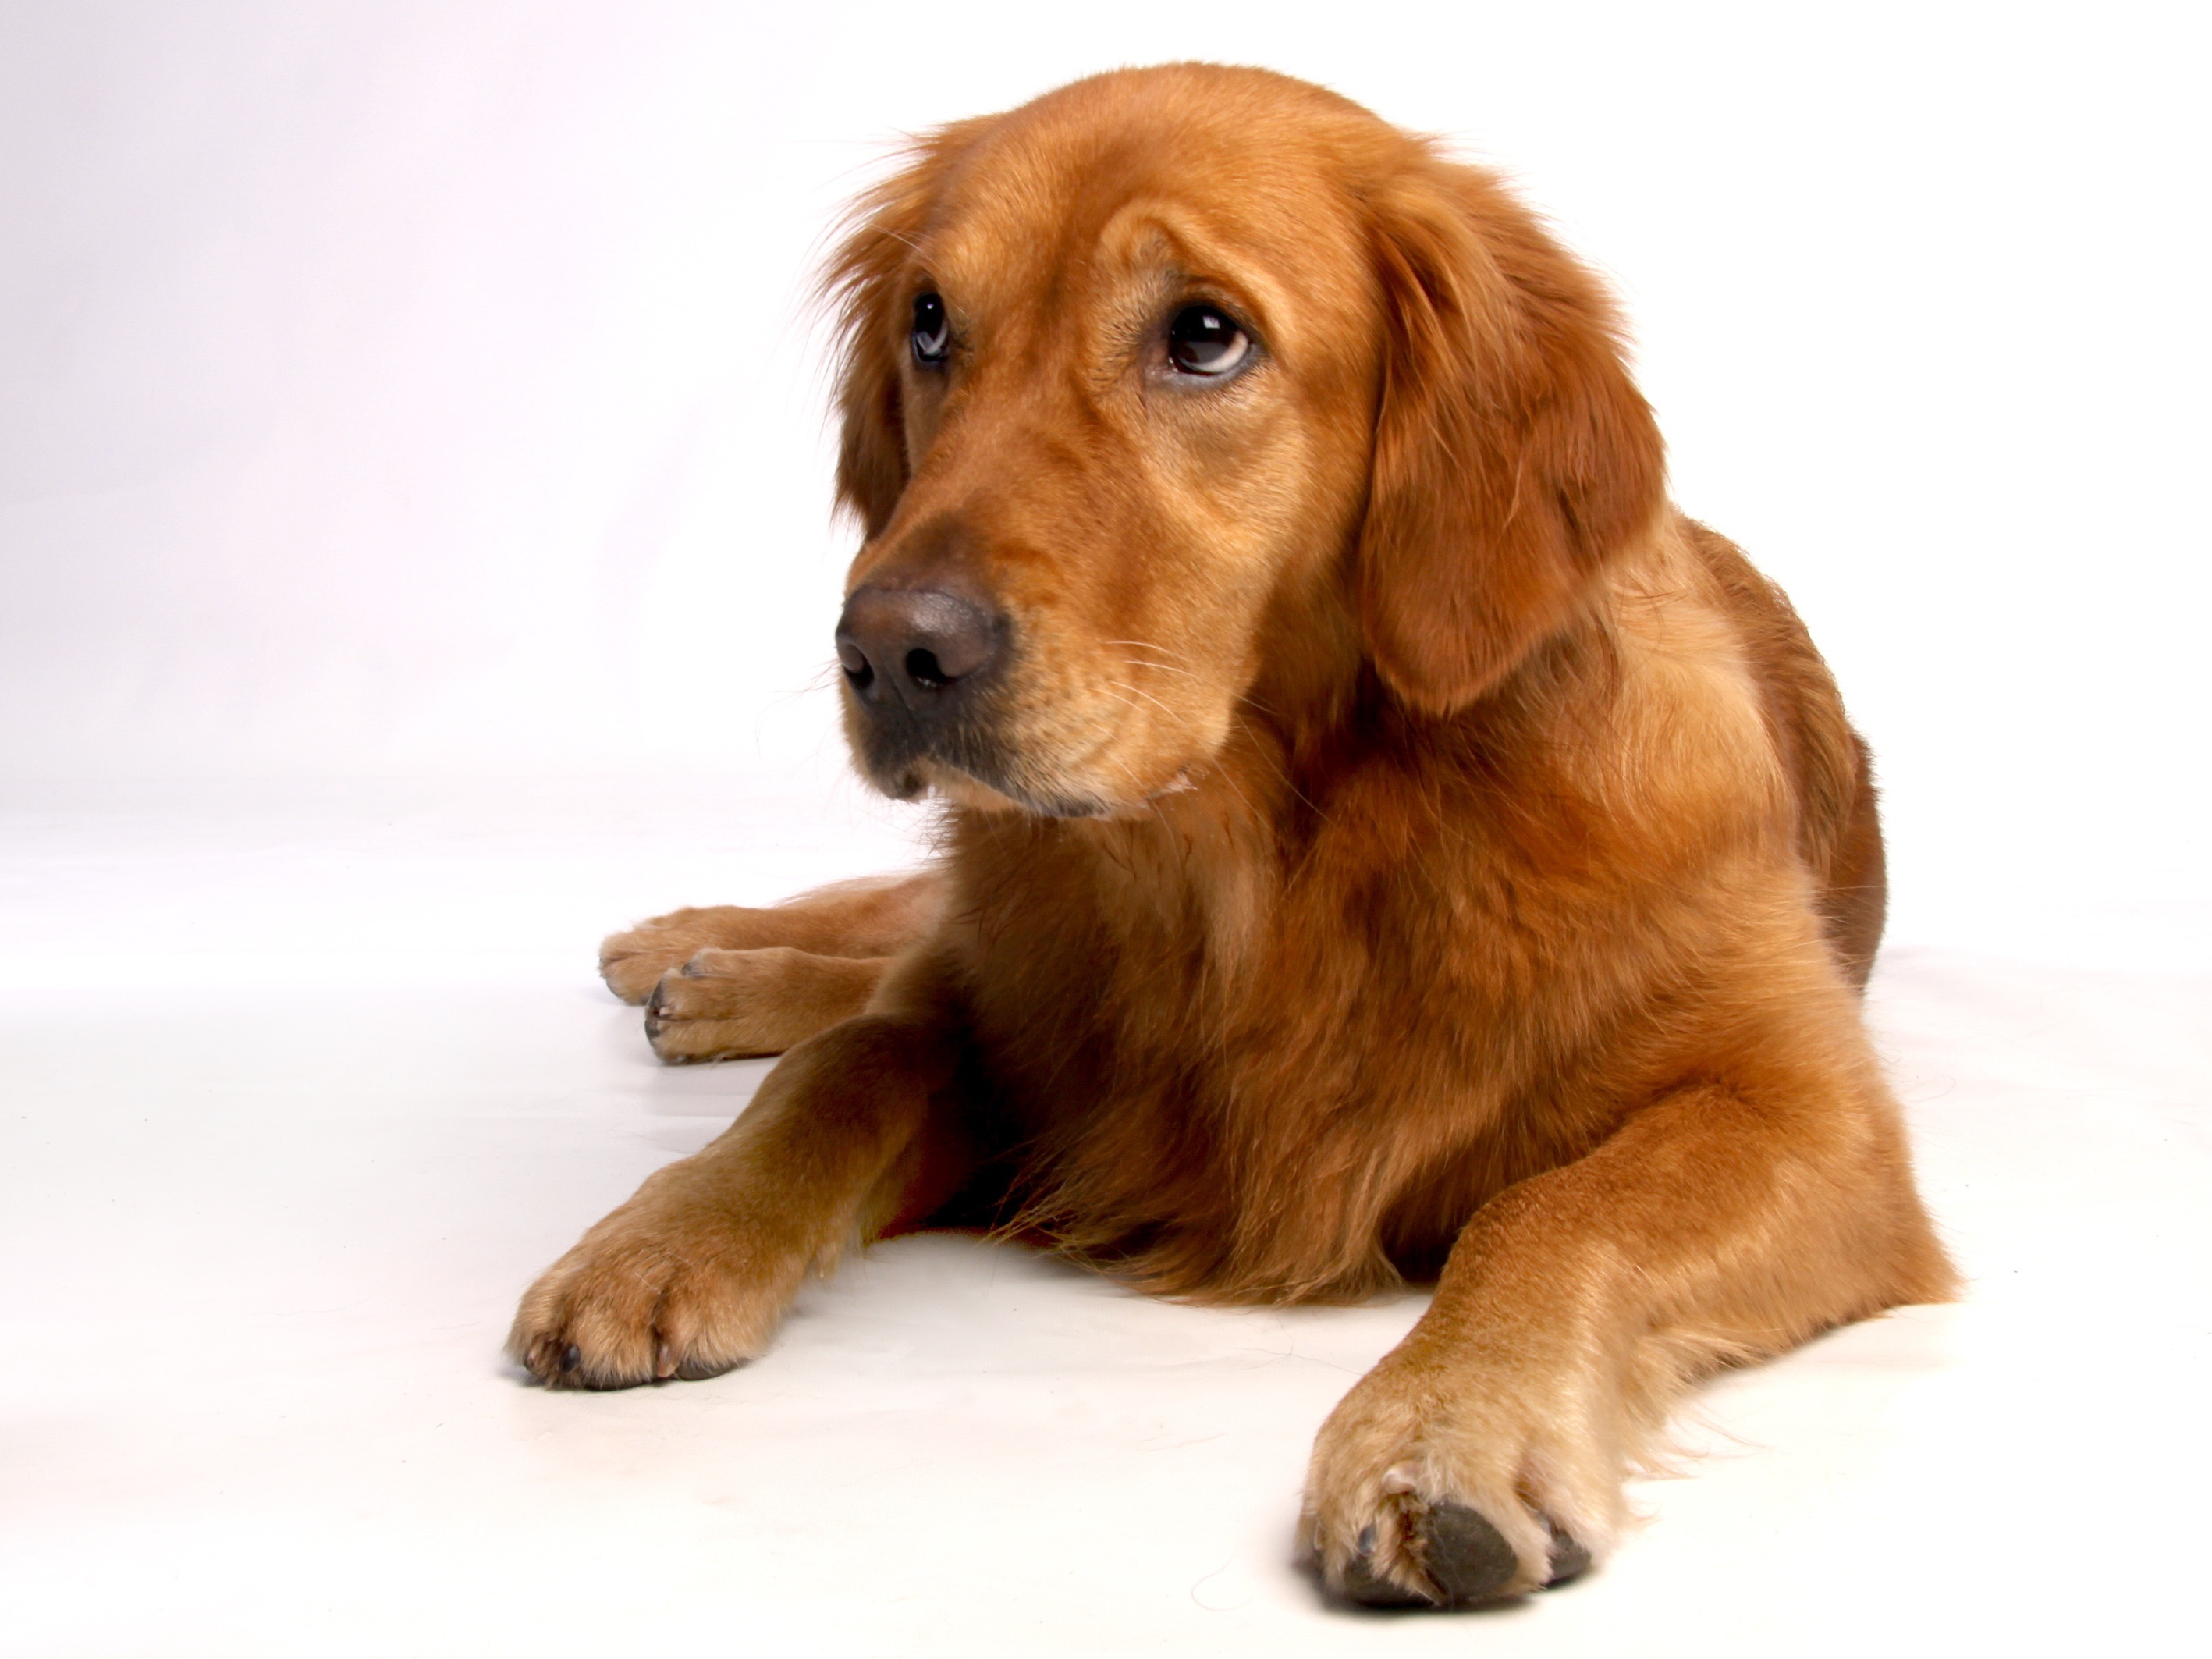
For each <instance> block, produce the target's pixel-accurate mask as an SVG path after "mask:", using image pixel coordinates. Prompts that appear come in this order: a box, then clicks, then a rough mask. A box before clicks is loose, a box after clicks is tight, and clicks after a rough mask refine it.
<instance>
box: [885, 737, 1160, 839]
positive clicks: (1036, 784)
mask: <svg viewBox="0 0 2212 1659" xmlns="http://www.w3.org/2000/svg"><path fill="white" fill-rule="evenodd" d="M855 728H856V729H854V730H853V731H852V732H851V738H852V743H853V751H854V760H855V762H856V763H858V765H859V769H860V773H861V775H863V776H864V777H866V779H867V780H868V781H869V782H870V783H872V785H874V786H875V787H877V788H878V789H879V790H881V791H882V792H883V793H884V794H886V795H889V796H890V798H891V799H894V800H915V799H920V798H921V796H923V795H925V794H930V793H934V794H937V795H939V796H941V797H943V798H944V799H947V800H951V801H954V802H956V803H957V804H960V805H968V806H975V807H981V808H984V809H986V810H996V811H1019V812H1025V813H1027V814H1029V815H1030V816H1031V817H1042V818H1095V817H1107V816H1110V815H1111V814H1112V812H1113V811H1115V805H1116V803H1115V802H1112V801H1109V800H1107V799H1102V798H1101V797H1100V796H1098V795H1097V794H1096V793H1093V792H1091V791H1089V790H1085V789H1080V788H1070V787H1067V786H1066V784H1064V783H1062V782H1060V781H1058V780H1056V779H1054V778H1053V777H1051V776H1049V775H1043V774H1042V769H1040V768H1038V767H1036V765H1034V764H1033V763H1024V759H1023V757H1020V756H1019V755H1018V754H1017V753H1016V752H1015V751H1013V750H1012V748H1011V746H1010V745H1009V744H1006V742H1004V741H1003V740H1002V739H1000V738H998V737H996V736H994V735H993V734H992V733H990V732H987V731H986V730H982V729H979V727H978V726H977V725H976V724H975V723H974V722H971V721H967V720H963V721H960V722H958V723H957V724H953V725H949V726H938V727H935V728H934V729H931V730H928V731H924V730H921V729H920V728H919V727H917V726H914V725H911V724H902V723H892V724H890V725H888V726H887V725H886V724H885V723H884V722H881V721H878V720H863V721H860V722H855Z"/></svg>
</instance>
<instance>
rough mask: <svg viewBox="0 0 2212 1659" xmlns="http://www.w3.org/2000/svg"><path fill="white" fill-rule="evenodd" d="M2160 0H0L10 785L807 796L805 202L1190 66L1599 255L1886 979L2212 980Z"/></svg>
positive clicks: (2186, 192) (833, 552) (2178, 160)
mask: <svg viewBox="0 0 2212 1659" xmlns="http://www.w3.org/2000/svg"><path fill="white" fill-rule="evenodd" d="M2188 11H2189V9H2185V8H2184V7H2183V6H2180V5H2178V4H2177V5H2174V6H2171V7H2163V6H2154V5H2112V4H2103V5H2098V6H2095V7H2089V6H2080V7H2074V8H2064V7H2051V6H2043V5H2036V4H2031V3H2020V0H2015V3H2008V4H1999V5H1990V6H1986V7H1984V6H1962V5H1942V4H1934V5H1931V4H1928V3H1924V0H1923V3H1909V4H1902V5H1896V4H1853V5H1850V6H1842V5H1827V6H1808V7H1776V6H1772V5H1770V4H1756V3H1755V4H1747V5H1741V6H1735V5H1717V4H1695V3H1692V4H1669V5H1664V6H1658V5H1652V4H1650V3H1645V0H1632V3H1618V4H1612V3H1553V4H1545V5H1541V6H1532V5H1530V4H1528V3H1526V0H1513V3H1510V4H1487V3H1464V0H1459V3H1449V4H1435V5H1421V4H1399V5H1392V4H1388V3H1375V4H1361V5H1358V6H1356V7H1345V6H1329V7H1317V8H1314V9H1310V10H1307V11H1303V12H1301V11H1297V10H1295V9H1291V8H1288V7H1285V6H1283V5H1280V4H1273V3H1270V4H1254V3H1246V0H1222V3H1214V4H1210V5H1207V6H1205V7H1200V8H1192V7H1188V6H1182V5H1163V4H1157V3H1151V0H1136V3H1129V4H1117V5H1115V6H1112V7H1065V8H1056V7H1051V6H1044V5H1039V4H1036V3H1035V0H1029V3H1019V4H988V3H945V4H939V5H935V6H915V5H909V4H900V5H892V4H876V3H845V4H837V5H826V6H816V7H805V6H794V5H768V4H760V3H743V4H705V3H699V4H684V3H653V0H600V3H591V0H583V3H566V4H560V3H550V0H515V3H482V0H417V3H406V0H391V3H381V4H359V3H333V4H315V3H302V0H268V3H255V0H245V3H197V4H193V5H191V6H179V5H175V4H173V3H167V0H149V3H114V0H70V3H59V0H56V3H26V0H12V3H9V4H7V5H6V6H5V7H4V9H0V222H4V225H5V227H6V230H5V234H4V237H3V238H0V711H3V712H4V719H3V720H0V768H4V769H5V771H6V773H7V774H8V775H9V776H11V777H14V778H15V779H18V780H30V779H42V778H44V779H55V778H63V779H66V778H107V779H112V778H117V777H134V776H147V775H163V776H177V775H187V776H192V775H203V776H204V775H224V776H230V775H252V776H270V775H273V776H276V777H279V778H283V777H305V776H321V775H362V774H408V773H424V772H434V773H453V772H465V773H470V774H474V775H507V774H515V775H523V774H531V773H551V772H578V771H585V772H593V771H599V772H638V771H661V770H668V769H705V770H708V771H711V772H714V773H715V774H718V775H727V776H730V777H732V778H734V779H739V780H743V779H746V778H753V777H759V778H763V779H769V780H772V781H787V780H788V779H789V778H790V777H792V776H793V775H811V774H812V773H813V772H815V771H817V770H819V769H827V768H828V767H829V766H831V765H834V764H835V763H836V759H837V756H838V749H837V744H836V739H835V737H834V735H833V732H832V726H833V708H832V705H831V702H830V701H829V696H828V693H827V691H826V690H824V684H825V679H826V676H825V675H824V672H823V670H824V668H825V666H826V665H827V663H828V660H829V653H828V650H827V644H828V638H829V625H830V622H831V618H832V615H833V611H834V605H835V592H836V580H837V574H838V572H839V570H840V569H841V568H842V563H843V562H844V560H845V558H846V557H847V556H848V553H849V550H850V540H849V537H848V535H847V534H846V533H844V532H842V531H840V530H836V529H833V528H832V527H831V526H829V523H828V521H827V515H826V507H827V502H828V471H829V469H828V462H827V449H826V447H825V444H824V441H823V428H822V417H821V406H822V392H823V377H822V368H821V363H822V352H821V342H820V339H819V337H818V335H817V333H816V332H815V331H813V328H812V325H811V323H810V321H809V320H808V319H807V316H806V313H805V292H806V289H807V284H808V282H809V280H810V275H811V268H812V266H813V264H814V261H815V259H816V258H817V255H818V253H819V252H820V247H821V240H822V235H823V231H824V228H825V227H826V226H827V225H828V223H829V220H830V218H831V216H832V214H833V212H834V210H835V208H836V204H838V203H839V202H840V201H841V200H842V198H843V197H845V196H847V195H848V194H849V193H850V191H852V190H853V189H854V187H855V186H856V185H857V184H859V183H860V181H862V180H863V179H866V177H867V176H869V174H870V173H871V172H872V170H873V169H874V168H876V167H878V166H879V165H880V164H881V160H882V157H883V156H884V153H885V151H886V149H887V148H888V146H889V145H890V143H891V142H892V141H893V139H894V137H895V135H896V134H897V133H898V132H899V131H902V130H910V129H914V128H917V127H921V126H924V125H928V124H930V123H933V122H935V121H938V120H941V119H945V118H953V117H957V116H961V115H964V114H968V113H971V112H977V111H981V110H987V109H991V108H996V107H1002V106H1007V105H1009V104H1012V103H1014V102H1017V101H1018V100H1022V99H1024V98H1026V97H1028V96H1030V94H1034V93H1036V92H1038V91H1040V90H1042V89H1043V88H1048V87H1049V86H1052V85H1054V84H1055V83H1057V82H1060V81H1063V80H1066V79H1068V78H1071V77H1073V76H1076V75H1078V74H1080V73H1084V72H1087V71H1090V70H1096V69H1099V68H1102V67H1106V66H1109V65H1112V64H1119V63H1125V62H1146V61H1154V60H1158V59H1162V58H1173V57H1185V56H1200V57H1212V58H1231V59H1240V60H1245V61H1251V62H1258V63H1264V64H1270V65H1273V66H1275V67H1279V68H1280V69H1283V70H1289V71H1291V72H1293V73H1297V74H1302V75H1306V76H1312V77H1315V78H1317V79H1320V80H1323V81H1325V82H1328V83H1329V84H1331V85H1333V86H1334V87H1336V88H1340V89H1341V90H1342V91H1344V92H1346V93H1347V94H1351V95H1352V96H1353V97H1356V98H1358V99H1359V100H1363V101H1364V102H1366V103H1368V104H1369V105H1370V106H1372V107H1374V108H1376V110H1378V111H1380V112H1383V113H1384V114H1386V115H1388V116H1389V117H1390V118H1394V119H1395V120H1398V121H1400V122H1401V123H1404V124H1406V125H1413V126H1416V127H1421V128H1425V129H1428V130H1431V131H1437V132H1440V133H1444V134H1447V135H1449V136H1450V137H1451V138H1452V139H1453V140H1454V141H1455V143H1459V144H1460V145H1461V146H1462V148H1464V149H1466V150H1468V152H1469V153H1471V154H1474V155H1478V156H1481V157H1485V158H1489V159H1492V160H1494V161H1498V162H1500V163H1502V164H1503V165H1504V166H1506V167H1509V168H1510V170H1511V171H1512V172H1513V173H1515V174H1516V176H1517V177H1518V178H1519V179H1521V180H1522V182H1523V184H1524V185H1525V188H1526V191H1527V192H1528V195H1529V196H1530V197H1532V198H1533V199H1534V201H1535V202H1537V203H1538V204H1540V205H1541V206H1542V207H1543V208H1544V209H1545V210H1547V211H1548V212H1549V213H1550V214H1552V215H1553V216H1554V218H1555V219H1556V221H1557V222H1558V223H1559V226H1560V228H1561V229H1562V230H1563V232H1564V234H1565V235H1566V236H1567V237H1568V238H1569V240H1571V242H1572V243H1573V244H1574V245H1575V246H1577V247H1578V248H1580V249H1581V250H1582V251H1583V252H1584V253H1586V254H1587V255H1588V256H1589V258H1592V259H1594V260H1595V261H1596V262H1597V263H1598V264H1601V266H1602V267H1603V268H1604V269H1605V270H1607V271H1608V272H1610V273H1611V274H1612V276H1613V278H1614V280H1615V281H1616V282H1617V283H1618V284H1619V285H1620V289H1622V291H1623V293H1624V295H1625V296H1626V301H1627V303H1628V306H1629V308H1630V311H1631V313H1632V318H1633V319H1634V325H1635V328H1636V332H1637V335H1638V339H1639V341H1640V355H1641V361H1642V364H1643V374H1644V382H1645V385H1646V387H1647V389H1648V390H1649V392H1650V394H1651V395H1652V397H1653V398H1654V399H1655V400H1656V403H1657V404H1658V406H1659V408H1660V410H1661V413H1662V419H1663V422H1664V426H1665V429H1666V431H1667V433H1668V438H1669V441H1670V443H1671V445H1672V455H1673V467H1674V484H1675V490H1676V494H1677V496H1678V498H1679V499H1680V501H1681V502H1682V504H1683V505H1684V506H1685V507H1687V508H1688V509H1689V510H1690V511H1692V513H1696V514H1698V515H1699V516H1701V517H1704V518H1705V519H1707V520H1709V521H1711V523H1713V524H1714V525H1716V526H1718V527H1719V528H1721V529H1722V530H1723V531H1724V532H1727V533H1728V534H1729V535H1731V536H1733V537H1735V538H1737V539H1738V540H1740V541H1741V542H1742V543H1744V544H1746V545H1747V547H1748V548H1749V549H1750V550H1751V551H1752V552H1753V556H1754V557H1756V558H1757V559H1758V560H1759V562H1761V563H1763V564H1764V565H1765V568H1768V569H1769V570H1770V571H1771V572H1773V573H1774V574H1777V575H1778V577H1780V578H1781V579H1782V580H1783V581H1784V583H1785V584H1786V585H1787V586H1789V587H1790V590H1791V592H1793V593H1794V595H1795V596H1796V599H1797V600H1798V602H1799V604H1800V606H1801V608H1802V610H1803V611H1804V612H1805V614H1806V615H1807V617H1808V619H1809V620H1810V622H1811V623H1812V624H1813V627H1814V632H1815V634H1816V635H1817V637H1818V638H1819V640H1820V642H1821V644H1822V645H1823V646H1824V647H1825V648H1826V651H1827V653H1828V654H1829V656H1830V658H1831V659H1832V661H1833V662H1834V663H1835V664H1836V665H1837V667H1838V671H1839V673H1840V674H1841V676H1842V678H1843V682H1844V689H1845V691H1846V694H1847V696H1848V697H1849V698H1850V702H1851V703H1852V706H1853V708H1854V709H1855V711H1856V713H1857V715H1858V717H1859V719H1860V720H1861V721H1862V723H1863V725H1864V726H1865V727H1866V728H1867V730H1868V731H1869V733H1870V735H1871V736H1872V738H1873V739H1874V741H1875V744H1876V746H1877V750H1878V751H1879V753H1880V755H1881V762H1882V768H1883V773H1884V776H1885V778H1886V780H1887V787H1888V790H1889V800H1890V811H1891V818H1892V833H1893V842H1894V845H1895V849H1896V854H1895V856H1896V860H1897V866H1898V887H1899V912H1898V922H1897V934H1896V936H1897V937H1899V938H1900V939H1906V940H1914V939H1918V940H1929V941H1936V942H1942V943H1949V944H1969V945H1985V946H1989V947H1990V948H1996V949H2002V950H2008V951H2027V952H2034V953H2039V954H2046V955H2047V954H2053V953H2056V954H2060V955H2072V956H2075V957H2085V956H2086V957H2100V958H2111V957H2120V958H2123V959H2125V960H2128V961H2131V962H2140V961H2142V960H2146V959H2154V958H2165V957H2175V956H2179V957H2195V958H2197V959H2200V960H2201V959H2202V957H2203V949H2202V947H2201V946H2200V945H2198V944H2197V940H2198V939H2201V938H2202V937H2203V936H2204V933H2205V931H2206V930H2205V928H2204V927H2203V925H2202V924H2203V921H2204V920H2205V918H2206V917H2207V915H2208V914H2212V905H2208V903H2207V902H2206V897H2205V893H2206V889H2205V885H2204V878H2203V875H2202V874H2201V872H2199V870H2198V868H2197V866H2198V864H2199V862H2200V860H2198V858H2197V851H2198V847H2199V843H2200V842H2201V839H2202V833H2203V832H2202V829H2201V827H2200V826H2201V824H2202V823H2203V817H2204V813H2205V808H2206V806H2207V805H2208V802H2207V795H2206V786H2205V784H2204V781H2203V748H2204V745H2203V738H2202V732H2203V717H2204V714H2205V713H2206V711H2207V706H2208V700H2207V698H2206V696H2205V695H2204V692H2203V670H2204V665H2203V659H2202V653H2201V651H2200V650H2199V648H2198V641H2199V638H2200V635H2201V632H2202V629H2203V613H2204V611H2205V605H2206V599H2207V597H2208V583H2207V577H2206V574H2205V566H2206V561H2205V553H2206V545H2205V543H2206V537H2205V532H2204V528H2203V512H2202V507H2201V497H2202V495H2203V454H2204V453H2205V447H2206V438H2207V417H2206V414H2205V404H2204V400H2203V385H2204V384H2205V374H2206V369H2207V368H2208V363H2207V356H2208V354H2207V350H2206V328H2207V325H2206V321H2205V307H2204V306H2203V295H2204V293H2205V292H2206V291H2207V283H2206V276H2207V274H2208V273H2207V270H2206V264H2207V260H2206V247H2207V242H2206V236H2205V231H2204V227H2203V216H2202V212H2201V209H2202V204H2203V165H2202V164H2203V159H2204V144H2203V139H2204V136H2205V134H2204V115H2203V107H2204V100H2203V98H2202V96H2201V88H2199V87H2198V86H2197V85H2196V84H2194V82H2193V79H2192V77H2193V73H2194V71H2193V68H2192V65H2193V64H2197V63H2200V62H2201V61H2202V58H2201V54H2200V53H2199V52H2197V47H2199V46H2201V45H2202V42H2201V40H2191V39H2190V38H2188V36H2187V34H2186V33H2185V30H2186V29H2188V28H2190V27H2194V24H2193V23H2192V22H2191V21H2188ZM700 896H702V897H706V896H709V895H700Z"/></svg>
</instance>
